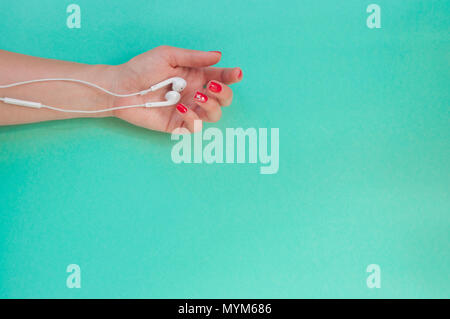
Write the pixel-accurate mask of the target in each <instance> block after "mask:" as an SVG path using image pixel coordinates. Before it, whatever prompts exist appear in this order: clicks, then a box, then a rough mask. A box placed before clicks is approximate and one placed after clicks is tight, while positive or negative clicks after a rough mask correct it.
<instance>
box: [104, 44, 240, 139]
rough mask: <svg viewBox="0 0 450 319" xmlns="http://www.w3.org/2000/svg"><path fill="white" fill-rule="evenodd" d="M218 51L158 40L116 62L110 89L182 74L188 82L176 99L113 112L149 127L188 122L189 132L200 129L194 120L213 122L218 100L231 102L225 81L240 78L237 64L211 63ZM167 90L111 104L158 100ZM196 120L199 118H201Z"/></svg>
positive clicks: (133, 88)
mask: <svg viewBox="0 0 450 319" xmlns="http://www.w3.org/2000/svg"><path fill="white" fill-rule="evenodd" d="M220 58H221V53H220V52H215V51H213V52H203V51H194V50H187V49H180V48H174V47H169V46H160V47H157V48H155V49H153V50H150V51H148V52H146V53H143V54H141V55H139V56H137V57H135V58H133V59H132V60H130V61H129V62H127V63H125V64H122V65H119V66H115V67H113V68H114V72H113V76H112V78H111V80H112V81H113V83H112V84H111V87H112V90H113V91H114V92H118V93H130V92H137V91H141V90H145V89H148V88H149V87H150V86H152V85H154V84H156V83H158V82H161V81H163V80H166V79H168V78H171V77H175V76H178V77H182V78H183V79H185V80H186V82H187V87H186V88H185V89H184V90H183V91H182V92H181V100H180V102H179V104H178V105H176V106H175V105H174V106H168V107H156V108H144V107H139V108H131V109H123V110H117V111H114V112H113V115H114V116H116V117H118V118H121V119H123V120H125V121H127V122H130V123H132V124H134V125H138V126H142V127H145V128H148V129H151V130H157V131H163V132H172V131H173V130H174V129H176V128H187V129H188V130H189V131H190V132H194V131H195V130H199V129H201V125H196V126H195V128H194V121H195V120H202V121H207V122H217V121H218V120H219V119H220V117H221V115H222V109H221V107H222V106H228V105H230V104H231V100H232V98H233V92H232V91H231V88H230V87H229V86H228V84H232V83H236V82H239V81H240V80H241V79H242V71H241V69H240V68H215V67H210V66H211V65H214V64H216V63H218V62H219V60H220ZM169 90H171V87H170V86H167V89H160V90H158V91H155V92H150V93H148V94H146V95H144V96H134V97H128V98H114V100H113V101H112V105H113V106H123V105H134V104H143V103H145V102H150V101H163V100H164V95H165V93H166V92H167V91H169ZM198 123H201V122H200V121H199V122H198Z"/></svg>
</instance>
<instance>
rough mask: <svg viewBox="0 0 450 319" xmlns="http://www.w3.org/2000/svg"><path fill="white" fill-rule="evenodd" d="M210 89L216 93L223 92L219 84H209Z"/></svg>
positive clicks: (212, 82)
mask: <svg viewBox="0 0 450 319" xmlns="http://www.w3.org/2000/svg"><path fill="white" fill-rule="evenodd" d="M208 89H209V90H210V91H212V92H214V93H219V92H220V91H222V85H220V84H219V83H217V82H214V81H211V83H209V86H208Z"/></svg>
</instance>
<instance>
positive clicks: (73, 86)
mask: <svg viewBox="0 0 450 319" xmlns="http://www.w3.org/2000/svg"><path fill="white" fill-rule="evenodd" d="M114 72H115V71H114V67H112V66H106V65H88V64H80V63H73V62H66V61H59V60H51V59H43V58H37V57H32V56H27V55H22V54H18V53H12V52H7V51H3V50H0V85H4V84H10V83H15V82H21V81H26V80H34V79H41V78H73V79H79V80H85V81H89V82H92V83H95V84H97V85H99V86H102V87H104V88H106V89H111V90H113V89H114V88H113V86H114V82H113V79H114V76H113V73H114ZM0 97H10V98H16V99H21V100H28V101H35V102H41V103H43V104H46V105H50V106H56V107H60V108H65V109H84V110H94V109H102V108H107V107H110V106H111V105H112V103H113V99H112V97H111V96H109V95H106V94H104V93H103V92H101V91H99V90H97V89H94V88H91V87H88V86H85V85H82V84H78V83H72V82H63V81H57V82H42V83H32V84H27V85H21V86H17V87H12V88H7V89H0ZM104 116H111V113H108V112H105V113H96V114H77V113H63V112H58V111H53V110H48V109H32V108H26V107H21V106H14V105H9V104H5V103H3V102H0V125H13V124H23V123H32V122H40V121H49V120H58V119H68V118H74V117H104Z"/></svg>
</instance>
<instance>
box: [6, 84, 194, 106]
mask: <svg viewBox="0 0 450 319" xmlns="http://www.w3.org/2000/svg"><path fill="white" fill-rule="evenodd" d="M46 81H69V82H77V83H81V84H85V85H88V86H91V87H94V88H96V89H99V90H101V91H103V92H105V93H107V94H110V95H113V96H116V97H131V96H136V95H144V94H147V93H148V92H153V91H156V90H159V89H161V88H162V87H165V86H167V85H169V84H172V90H173V91H169V92H167V93H166V95H165V98H166V100H165V101H156V102H147V103H145V104H136V105H125V106H116V107H111V108H107V109H101V110H66V109H63V108H59V107H54V106H49V105H44V104H42V103H40V102H33V101H26V100H20V99H15V98H10V97H4V98H0V101H2V102H4V103H5V104H11V105H17V106H24V107H29V108H35V109H40V108H46V109H49V110H54V111H58V112H65V113H88V114H89V113H102V112H109V111H115V110H122V109H129V108H134V107H164V106H171V105H174V104H176V103H178V101H179V100H180V98H181V95H180V93H179V92H181V91H183V90H184V88H185V87H186V85H187V83H186V81H185V80H184V79H183V78H180V77H173V78H170V79H167V80H164V81H162V82H159V83H157V84H155V85H153V86H151V87H150V88H149V89H147V90H143V91H140V92H136V93H130V94H117V93H113V92H111V91H108V90H107V89H104V88H102V87H100V86H98V85H96V84H93V83H91V82H88V81H83V80H77V79H68V78H50V79H37V80H29V81H23V82H17V83H12V84H6V85H0V89H7V88H11V87H15V86H19V85H24V84H30V83H37V82H46Z"/></svg>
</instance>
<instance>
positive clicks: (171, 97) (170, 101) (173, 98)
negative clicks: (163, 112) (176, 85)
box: [145, 91, 181, 107]
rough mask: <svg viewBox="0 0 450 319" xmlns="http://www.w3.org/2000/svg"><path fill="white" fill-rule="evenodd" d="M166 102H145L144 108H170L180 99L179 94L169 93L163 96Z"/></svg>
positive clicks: (175, 92)
mask: <svg viewBox="0 0 450 319" xmlns="http://www.w3.org/2000/svg"><path fill="white" fill-rule="evenodd" d="M165 98H166V101H161V102H147V103H145V107H160V106H170V105H174V104H176V103H178V101H179V100H180V98H181V95H180V93H178V92H177V91H169V92H167V93H166V95H165Z"/></svg>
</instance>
